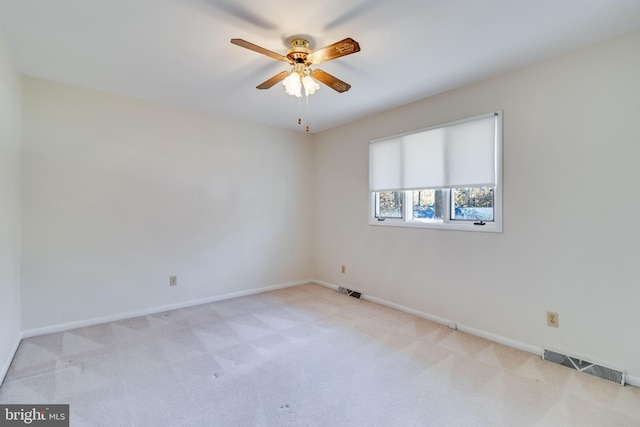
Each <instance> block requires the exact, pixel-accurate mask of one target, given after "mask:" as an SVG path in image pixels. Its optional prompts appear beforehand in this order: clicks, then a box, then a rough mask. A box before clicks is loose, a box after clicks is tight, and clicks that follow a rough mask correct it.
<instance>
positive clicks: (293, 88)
mask: <svg viewBox="0 0 640 427" xmlns="http://www.w3.org/2000/svg"><path fill="white" fill-rule="evenodd" d="M282 84H283V85H284V87H285V90H286V92H287V93H288V94H289V95H292V96H297V97H298V98H300V97H301V96H302V82H301V81H300V74H298V73H296V72H295V71H292V72H291V74H289V75H288V76H287V77H286V78H285V79H284V80H283V81H282Z"/></svg>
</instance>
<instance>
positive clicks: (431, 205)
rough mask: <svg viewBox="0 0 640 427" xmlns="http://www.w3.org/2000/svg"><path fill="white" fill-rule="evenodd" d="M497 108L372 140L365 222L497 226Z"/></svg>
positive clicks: (489, 228) (499, 190) (484, 228)
mask: <svg viewBox="0 0 640 427" xmlns="http://www.w3.org/2000/svg"><path fill="white" fill-rule="evenodd" d="M501 165H502V112H501V111H497V112H493V113H490V114H485V115H482V116H477V117H472V118H469V119H465V120H459V121H456V122H452V123H447V124H444V125H439V126H434V127H431V128H428V129H423V130H419V131H416V132H411V133H406V134H402V135H396V136H392V137H389V138H383V139H378V140H375V141H371V142H370V144H369V189H370V193H371V206H370V224H372V225H382V226H404V227H422V228H443V229H454V230H473V231H494V232H496V231H498V232H499V231H502V182H501V181H502V166H501Z"/></svg>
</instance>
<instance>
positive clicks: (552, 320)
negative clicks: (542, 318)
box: [547, 311, 558, 328]
mask: <svg viewBox="0 0 640 427" xmlns="http://www.w3.org/2000/svg"><path fill="white" fill-rule="evenodd" d="M547 326H551V327H553V328H557V327H558V313H554V312H553V311H547Z"/></svg>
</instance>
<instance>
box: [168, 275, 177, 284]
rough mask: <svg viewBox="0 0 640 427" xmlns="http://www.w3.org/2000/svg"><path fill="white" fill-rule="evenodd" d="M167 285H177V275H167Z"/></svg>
mask: <svg viewBox="0 0 640 427" xmlns="http://www.w3.org/2000/svg"><path fill="white" fill-rule="evenodd" d="M169 286H178V276H169Z"/></svg>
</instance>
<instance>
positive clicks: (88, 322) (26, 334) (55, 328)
mask: <svg viewBox="0 0 640 427" xmlns="http://www.w3.org/2000/svg"><path fill="white" fill-rule="evenodd" d="M311 282H312V281H311V280H304V281H299V282H289V283H281V284H278V285H271V286H265V287H262V288H255V289H249V290H246V291H239V292H231V293H228V294H223V295H216V296H213V297H207V298H202V299H197V300H191V301H184V302H179V303H175V304H168V305H163V306H159V307H150V308H146V309H143V310H138V311H130V312H126V313H117V314H112V315H109V316H103V317H94V318H91V319H84V320H77V321H74V322H67V323H59V324H57V325H51V326H45V327H42V328H35V329H28V330H26V331H23V332H22V334H21V335H22V338H30V337H35V336H38V335H45V334H52V333H56V332H64V331H69V330H71V329H76V328H83V327H85V326H93V325H98V324H100V323H107V322H115V321H117V320H123V319H130V318H132V317H138V316H146V315H148V314H155V313H162V312H164V311H169V310H177V309H180V308H185V307H192V306H195V305H201V304H208V303H211V302H216V301H222V300H226V299H231V298H237V297H244V296H247V295H253V294H259V293H262V292H268V291H274V290H276V289H283V288H290V287H292V286H298V285H304V284H307V283H311Z"/></svg>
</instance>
